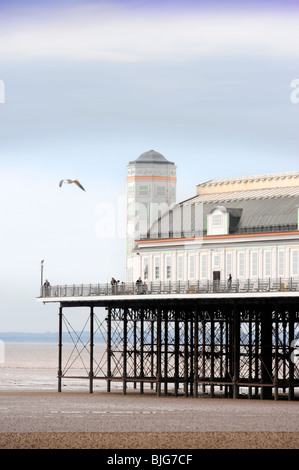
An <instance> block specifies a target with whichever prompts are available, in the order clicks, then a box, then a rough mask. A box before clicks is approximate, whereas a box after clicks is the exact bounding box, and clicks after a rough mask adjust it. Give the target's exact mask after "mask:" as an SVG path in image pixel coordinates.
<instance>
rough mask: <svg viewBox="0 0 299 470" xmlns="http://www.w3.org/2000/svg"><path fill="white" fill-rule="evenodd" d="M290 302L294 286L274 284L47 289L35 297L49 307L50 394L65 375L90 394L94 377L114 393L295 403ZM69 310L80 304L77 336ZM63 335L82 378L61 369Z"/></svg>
mask: <svg viewBox="0 0 299 470" xmlns="http://www.w3.org/2000/svg"><path fill="white" fill-rule="evenodd" d="M298 298H299V285H298V281H297V282H295V281H294V279H292V278H287V279H282V278H280V279H255V280H251V279H248V280H245V281H242V282H241V281H239V280H236V281H234V282H232V283H228V282H221V281H210V282H209V281H204V282H203V281H198V282H185V283H183V282H181V283H180V282H176V283H170V282H165V283H163V282H159V283H149V284H148V285H147V284H142V285H136V284H135V283H130V284H125V283H118V284H116V285H110V284H108V283H107V284H89V285H83V284H82V285H64V286H61V285H60V286H49V287H41V292H40V296H39V297H38V298H37V301H38V302H43V303H45V304H46V303H52V302H57V303H58V304H59V311H58V318H59V339H58V374H57V375H58V391H61V390H62V382H63V381H64V380H67V379H70V378H71V379H86V380H87V381H88V383H89V392H90V393H93V391H94V384H95V381H97V380H102V381H105V383H106V390H107V392H112V391H114V390H115V389H114V386H115V384H118V389H117V390H118V391H119V390H121V393H123V394H127V393H130V390H134V391H135V392H137V393H138V392H139V393H140V394H144V393H148V392H150V393H155V394H156V395H157V396H163V395H164V396H167V395H174V396H179V395H183V396H185V397H188V396H192V397H195V398H198V397H200V396H210V397H215V396H224V397H227V398H235V399H236V398H240V397H246V398H249V399H253V398H258V399H275V400H278V399H288V400H295V399H298V394H297V395H296V391H298V387H299V357H297V352H296V351H298V349H297V350H296V341H297V343H298V338H299V309H298ZM70 307H74V308H77V307H84V308H86V314H85V313H82V315H83V316H84V322H83V323H84V325H85V329H87V331H88V339H87V340H86V337H84V339H83V336H82V335H81V334H80V332H79V333H78V332H77V331H76V332H75V331H74V330H73V329H72V325H71V318H70V317H71V315H66V312H68V309H70ZM103 307H104V308H105V312H106V313H105V318H104V320H103V319H100V317H99V315H98V309H99V308H101V310H102V309H103ZM66 317H68V318H67V320H66ZM65 334H69V335H70V336H71V337H72V341H73V343H74V351H75V352H76V354H77V356H81V354H83V353H84V354H85V358H86V357H87V362H86V359H84V360H85V363H84V367H83V370H84V372H83V373H80V374H77V373H76V374H74V373H73V372H72V367H71V366H68V367H67V368H65V367H64V365H65V364H66V363H68V364H71V363H72V361H71V360H70V358H65V357H64V355H63V336H64V335H65ZM97 335H99V336H100V337H101V338H102V341H103V343H104V344H105V353H104V355H102V356H101V357H99V356H97V353H96V348H95V337H96V336H97ZM82 362H83V360H82ZM119 385H121V388H119ZM130 387H131V388H130Z"/></svg>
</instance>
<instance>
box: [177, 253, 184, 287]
mask: <svg viewBox="0 0 299 470" xmlns="http://www.w3.org/2000/svg"><path fill="white" fill-rule="evenodd" d="M183 279H184V256H183V255H178V257H177V280H178V281H182V280H183Z"/></svg>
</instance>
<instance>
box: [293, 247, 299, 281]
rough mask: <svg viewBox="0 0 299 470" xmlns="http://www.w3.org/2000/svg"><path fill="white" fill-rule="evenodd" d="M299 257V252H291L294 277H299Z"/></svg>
mask: <svg viewBox="0 0 299 470" xmlns="http://www.w3.org/2000/svg"><path fill="white" fill-rule="evenodd" d="M298 261H299V257H298V250H293V251H291V273H292V276H298V274H299V263H298Z"/></svg>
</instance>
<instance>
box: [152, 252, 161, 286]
mask: <svg viewBox="0 0 299 470" xmlns="http://www.w3.org/2000/svg"><path fill="white" fill-rule="evenodd" d="M160 266H161V260H160V256H155V258H154V280H155V281H158V280H159V279H160V275H161V272H160Z"/></svg>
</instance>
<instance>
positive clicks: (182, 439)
mask: <svg viewBox="0 0 299 470" xmlns="http://www.w3.org/2000/svg"><path fill="white" fill-rule="evenodd" d="M0 449H299V433H289V432H286V433H284V432H277V433H275V432H273V433H271V432H270V433H269V432H260V433H259V432H189V433H181V432H166V433H159V432H157V433H155V432H138V433H135V432H133V433H128V432H120V433H114V432H108V433H94V432H83V433H82V432H65V433H61V432H58V433H53V432H49V433H0Z"/></svg>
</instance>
